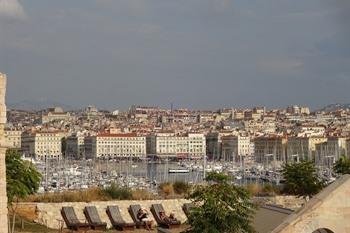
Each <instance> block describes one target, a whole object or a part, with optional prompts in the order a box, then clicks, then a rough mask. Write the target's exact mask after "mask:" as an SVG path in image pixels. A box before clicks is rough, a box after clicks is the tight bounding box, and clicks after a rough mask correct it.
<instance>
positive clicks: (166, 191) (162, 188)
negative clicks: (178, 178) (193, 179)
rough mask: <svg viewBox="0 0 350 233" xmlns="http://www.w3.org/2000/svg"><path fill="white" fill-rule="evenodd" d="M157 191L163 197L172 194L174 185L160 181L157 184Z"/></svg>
mask: <svg viewBox="0 0 350 233" xmlns="http://www.w3.org/2000/svg"><path fill="white" fill-rule="evenodd" d="M159 193H160V194H161V195H162V196H164V197H168V196H170V195H174V187H173V185H172V184H171V183H168V182H167V183H162V184H160V185H159Z"/></svg>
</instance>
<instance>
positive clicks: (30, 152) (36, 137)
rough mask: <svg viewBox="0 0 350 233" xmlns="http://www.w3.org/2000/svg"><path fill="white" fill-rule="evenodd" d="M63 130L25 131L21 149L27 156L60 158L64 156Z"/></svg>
mask: <svg viewBox="0 0 350 233" xmlns="http://www.w3.org/2000/svg"><path fill="white" fill-rule="evenodd" d="M64 136H65V134H64V133H63V132H59V131H53V132H34V133H23V134H22V141H21V149H22V151H23V153H24V155H25V156H26V157H30V158H34V159H38V160H44V159H45V158H56V159H59V158H61V156H62V138H63V137H64Z"/></svg>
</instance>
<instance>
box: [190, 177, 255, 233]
mask: <svg viewBox="0 0 350 233" xmlns="http://www.w3.org/2000/svg"><path fill="white" fill-rule="evenodd" d="M206 180H207V181H208V185H198V186H196V187H194V189H193V190H192V191H191V192H190V194H189V195H188V198H189V199H191V200H193V202H194V204H195V206H194V207H193V208H191V210H190V213H189V217H188V222H189V224H190V225H191V228H190V229H189V230H188V231H187V232H190V233H228V232H230V233H236V232H237V233H238V232H239V233H244V232H247V233H248V232H255V231H254V229H253V227H252V226H251V220H252V217H253V215H254V212H255V208H256V206H255V204H253V203H252V202H251V200H250V194H249V192H248V191H247V190H246V189H244V188H242V187H239V186H236V185H233V184H230V182H229V181H230V179H229V177H228V176H226V175H224V174H216V173H209V174H208V175H207V178H206Z"/></svg>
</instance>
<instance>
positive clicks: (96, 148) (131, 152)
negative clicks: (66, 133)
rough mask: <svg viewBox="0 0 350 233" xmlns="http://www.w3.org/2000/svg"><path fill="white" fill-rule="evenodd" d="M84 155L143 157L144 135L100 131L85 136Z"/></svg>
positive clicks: (93, 156) (90, 156)
mask: <svg viewBox="0 0 350 233" xmlns="http://www.w3.org/2000/svg"><path fill="white" fill-rule="evenodd" d="M84 144H85V156H86V158H87V159H89V158H118V157H119V158H123V157H124V158H125V157H135V158H140V157H145V156H146V137H142V136H137V135H136V134H134V133H128V134H110V133H100V134H97V135H96V136H89V137H85V140H84Z"/></svg>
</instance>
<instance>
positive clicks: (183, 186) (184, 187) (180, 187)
mask: <svg viewBox="0 0 350 233" xmlns="http://www.w3.org/2000/svg"><path fill="white" fill-rule="evenodd" d="M190 188H191V186H190V185H189V184H188V183H186V182H183V181H175V182H174V184H173V189H174V192H175V193H176V194H185V193H187V192H188V191H189V189H190Z"/></svg>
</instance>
